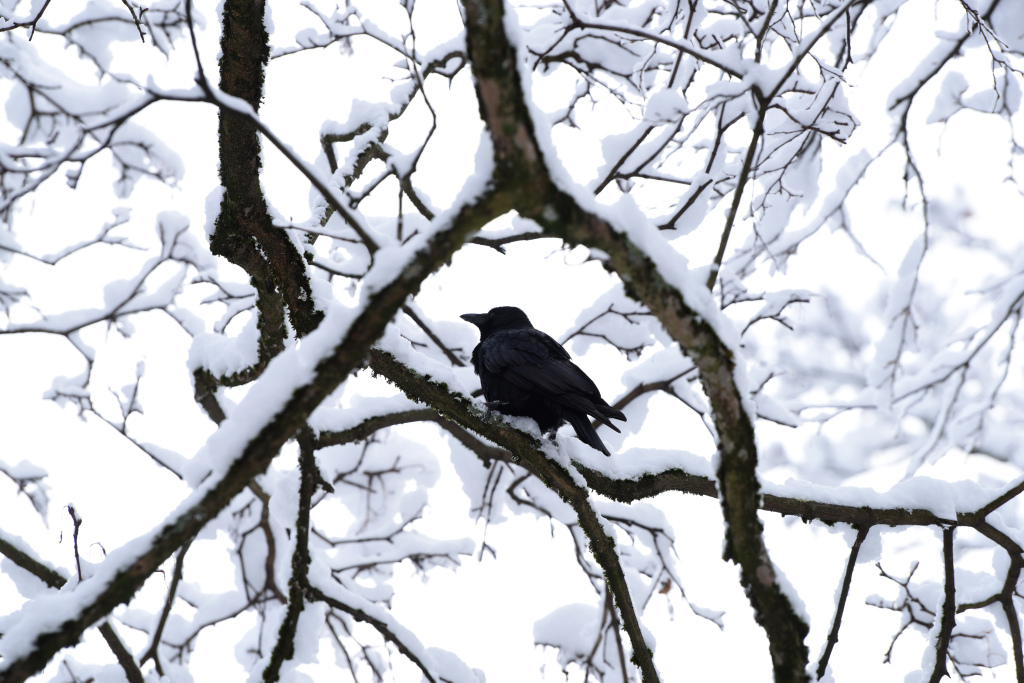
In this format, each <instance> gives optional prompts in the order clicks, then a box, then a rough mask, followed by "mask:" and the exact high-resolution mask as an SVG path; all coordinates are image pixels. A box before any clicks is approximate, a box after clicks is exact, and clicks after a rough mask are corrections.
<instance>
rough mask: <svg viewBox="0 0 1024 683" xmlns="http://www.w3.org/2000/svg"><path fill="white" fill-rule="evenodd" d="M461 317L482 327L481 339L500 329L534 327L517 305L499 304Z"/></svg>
mask: <svg viewBox="0 0 1024 683" xmlns="http://www.w3.org/2000/svg"><path fill="white" fill-rule="evenodd" d="M459 317H461V318H462V319H463V320H465V321H466V322H470V323H473V324H474V325H476V326H477V327H479V328H480V339H481V340H482V339H485V338H486V337H487V336H488V335H490V334H491V333H493V332H497V331H498V330H518V329H522V328H526V329H533V325H532V324H530V319H529V318H527V317H526V314H525V313H523V312H522V311H521V310H519V309H518V308H516V307H515V306H498V307H497V308H492V309H491V310H489V311H487V312H486V313H467V314H465V315H463V316H459Z"/></svg>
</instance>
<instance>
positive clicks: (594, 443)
mask: <svg viewBox="0 0 1024 683" xmlns="http://www.w3.org/2000/svg"><path fill="white" fill-rule="evenodd" d="M562 417H564V418H565V419H566V420H567V421H568V422H569V424H571V425H572V428H573V429H575V430H576V436H578V437H580V441H582V442H583V443H585V444H587V445H589V446H590V447H591V448H596V449H597V450H599V451H601V452H602V453H604V454H605V455H611V453H609V452H608V449H607V448H605V445H604V443H603V442H602V441H601V437H599V436H598V435H597V431H596V430H595V429H594V425H592V424H590V417H589V416H588V415H586V414H585V413H580V412H577V411H575V410H565V411H563V413H562ZM615 431H618V430H617V429H616V430H615Z"/></svg>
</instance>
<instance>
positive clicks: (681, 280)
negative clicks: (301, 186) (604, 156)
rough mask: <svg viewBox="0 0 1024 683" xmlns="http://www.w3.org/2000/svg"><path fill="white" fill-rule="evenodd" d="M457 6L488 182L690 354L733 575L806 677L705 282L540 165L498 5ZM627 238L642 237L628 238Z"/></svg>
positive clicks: (742, 412)
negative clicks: (510, 194)
mask: <svg viewBox="0 0 1024 683" xmlns="http://www.w3.org/2000/svg"><path fill="white" fill-rule="evenodd" d="M465 8H466V36H467V47H468V52H469V55H470V60H471V63H472V67H473V74H474V76H475V78H476V87H477V96H478V100H479V104H480V110H481V116H482V118H483V119H484V122H485V123H486V125H487V127H488V130H489V132H490V134H491V138H492V141H493V144H494V149H495V163H496V165H497V168H496V172H495V182H497V183H502V184H503V185H502V187H506V185H504V183H507V187H510V188H515V190H516V191H517V195H516V197H515V199H516V203H515V209H516V210H517V211H518V212H519V213H520V215H523V216H524V217H527V218H532V219H533V220H535V221H536V222H537V223H538V224H540V225H541V226H542V227H543V228H544V230H545V231H547V232H549V233H551V234H553V235H556V236H558V237H561V238H562V239H564V240H566V241H567V242H569V243H573V244H576V243H583V244H586V245H588V246H591V247H596V248H597V249H599V250H601V251H602V252H604V253H605V254H607V255H608V257H607V260H606V261H605V267H606V268H608V269H610V270H612V271H614V272H616V273H617V274H618V275H619V276H620V277H621V278H622V280H623V282H624V283H625V285H626V289H627V293H628V294H629V295H630V296H632V297H633V298H635V299H637V300H639V301H640V302H642V303H643V304H645V305H646V306H647V308H648V309H649V310H650V311H651V312H652V313H654V314H655V315H656V316H657V317H658V319H659V320H660V321H661V323H662V325H664V327H665V330H666V331H667V332H668V333H669V335H671V336H672V338H673V339H675V340H676V341H677V342H679V344H680V347H681V348H682V349H684V350H685V351H686V352H687V354H688V355H689V356H690V357H691V358H692V359H693V361H694V364H695V365H696V366H697V368H698V370H699V372H700V378H701V383H702V384H703V386H704V388H705V391H706V392H707V395H708V398H709V399H710V401H711V405H712V408H713V413H714V415H713V417H714V422H715V428H716V430H717V432H718V437H719V446H720V453H721V457H720V458H719V468H718V472H717V475H718V480H719V482H720V498H721V502H722V509H723V513H724V515H725V520H726V530H727V531H726V539H725V553H724V554H725V557H726V559H729V560H733V561H735V562H737V563H738V564H739V565H740V567H741V580H742V583H743V586H744V588H745V589H746V591H747V593H748V596H749V598H750V601H751V605H752V606H753V607H754V614H755V617H756V618H757V621H758V623H759V624H761V626H762V627H763V628H764V629H765V631H766V633H767V636H768V639H769V649H770V654H771V657H772V662H773V664H774V667H775V675H776V678H777V679H779V680H793V681H801V680H806V679H807V673H806V671H805V669H806V667H807V663H808V652H807V647H806V645H805V644H804V638H805V636H806V635H807V624H805V623H804V622H803V620H802V619H801V618H800V616H799V615H798V614H797V613H796V612H795V611H794V609H793V606H792V604H791V603H790V601H789V599H788V597H786V595H785V594H784V593H783V592H782V590H781V589H780V587H779V585H778V583H777V581H776V572H775V566H774V564H773V563H772V562H771V560H770V558H769V556H768V550H767V548H766V547H765V544H764V539H763V534H762V532H763V527H762V525H761V521H760V520H759V519H758V516H757V511H758V508H759V499H760V485H759V483H758V480H757V476H756V466H757V445H756V443H755V440H754V427H753V423H752V415H751V414H748V412H747V410H746V406H745V402H746V396H745V395H744V394H743V393H742V392H741V391H740V389H739V387H738V386H737V383H736V378H735V372H736V359H735V357H734V352H733V349H732V348H731V346H729V345H727V344H726V343H725V342H724V341H723V338H722V336H720V333H719V329H717V328H716V326H715V324H714V323H716V322H718V321H722V323H724V324H723V326H722V327H721V328H720V329H722V330H726V329H728V327H726V326H728V325H730V324H729V323H728V322H727V321H724V320H722V318H721V316H720V314H719V312H718V310H717V308H716V307H715V306H714V302H713V301H712V300H711V299H710V296H709V295H707V293H706V290H702V289H698V288H697V287H693V286H691V283H689V282H688V281H687V273H686V264H685V262H682V260H680V261H679V262H677V263H673V262H672V261H670V260H669V258H670V255H669V252H671V249H661V245H663V244H664V240H663V239H661V238H656V237H655V235H657V229H656V228H654V227H653V226H648V225H642V224H641V225H637V226H635V228H634V231H632V232H631V233H630V234H626V233H625V232H620V231H619V230H618V229H617V228H616V227H615V226H613V225H612V223H610V222H609V221H608V220H606V219H604V218H602V217H601V216H599V215H598V212H599V211H601V210H600V209H599V207H598V206H597V205H596V203H595V202H594V201H593V199H592V198H590V197H588V196H583V195H581V194H578V193H577V192H576V190H575V188H572V187H569V186H568V181H564V180H561V176H557V177H558V178H559V180H558V181H556V179H555V178H556V177H555V176H553V174H552V171H551V170H550V169H549V167H548V165H547V164H551V165H552V167H554V165H556V164H557V163H558V161H557V159H554V158H552V159H545V158H544V147H543V146H542V145H541V144H540V143H539V142H538V136H537V133H536V129H535V122H534V121H533V119H532V117H531V114H530V110H529V106H528V104H527V101H526V98H525V95H524V91H523V85H522V83H521V82H520V72H519V69H518V68H517V67H518V65H519V63H520V60H519V57H518V54H517V52H516V49H515V47H514V46H513V45H511V44H510V42H509V38H508V36H507V35H506V32H505V28H504V22H505V21H506V19H505V17H504V9H505V8H504V3H503V2H502V0H473V1H467V2H466V3H465ZM559 182H561V183H565V184H566V187H560V186H559ZM648 228H649V230H648ZM634 236H635V237H636V238H637V239H639V240H641V241H642V243H638V242H636V241H634V239H633V238H634ZM645 247H646V248H645ZM662 268H665V269H666V270H665V271H664V272H663V270H662ZM683 289H685V290H686V296H685V297H684V296H683V292H682V290H683ZM712 321H714V322H712ZM621 608H622V605H620V609H621ZM623 611H624V612H625V610H623ZM624 616H625V614H624ZM627 631H628V624H627ZM631 637H632V635H631ZM642 643H643V641H642V640H640V639H639V638H638V639H636V640H634V642H633V645H634V649H635V650H637V652H638V657H639V658H640V659H639V661H640V662H641V669H642V670H643V672H644V677H645V679H647V678H649V679H650V680H656V676H657V674H656V673H655V671H654V667H653V663H648V662H645V661H644V660H643V657H644V654H643V652H642V650H643V649H645V647H646V646H644V645H643V644H642Z"/></svg>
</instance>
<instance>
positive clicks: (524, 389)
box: [462, 306, 626, 455]
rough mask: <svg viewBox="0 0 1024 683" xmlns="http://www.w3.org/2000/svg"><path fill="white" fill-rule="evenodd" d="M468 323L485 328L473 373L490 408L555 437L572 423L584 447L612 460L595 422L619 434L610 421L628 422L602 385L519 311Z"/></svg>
mask: <svg viewBox="0 0 1024 683" xmlns="http://www.w3.org/2000/svg"><path fill="white" fill-rule="evenodd" d="M462 319H463V320H466V321H468V322H471V323H473V324H474V325H476V326H477V327H478V328H480V343H479V344H477V346H476V348H475V349H473V368H474V369H475V370H476V374H477V375H479V376H480V385H481V386H482V387H483V390H484V398H485V399H486V400H487V403H488V405H489V406H491V407H494V408H495V409H497V410H498V412H501V413H504V414H505V415H515V416H519V417H530V418H533V419H534V420H536V421H537V425H538V426H539V427H540V429H541V431H542V432H553V431H554V430H556V429H558V428H559V427H560V426H562V424H563V423H565V422H566V421H568V422H569V424H571V425H572V426H573V428H574V429H575V430H576V435H577V436H578V437H579V438H580V439H581V440H582V441H584V442H585V443H587V444H589V445H590V446H591V447H593V448H596V449H597V450H599V451H601V452H602V453H604V454H605V455H609V453H608V449H607V448H606V447H605V445H604V443H602V441H601V437H599V436H598V435H597V431H596V430H595V429H594V426H593V425H592V424H591V423H590V419H589V418H594V419H596V420H598V421H600V422H602V423H604V424H606V425H608V426H609V427H611V428H612V429H614V430H615V431H619V428H618V427H616V426H615V425H613V424H612V423H611V422H609V419H616V420H625V419H626V416H625V415H623V414H622V411H620V410H616V409H615V408H612V407H611V406H610V405H608V403H607V402H606V401H605V400H604V399H603V398H601V392H600V391H599V390H598V388H597V385H596V384H594V382H593V380H591V379H590V378H589V377H587V375H586V373H584V372H583V371H582V370H580V369H579V367H577V366H576V364H575V363H573V362H572V360H571V359H570V358H569V354H568V352H567V351H566V350H565V349H564V348H562V345H561V344H559V343H558V342H557V341H555V340H554V339H552V338H551V337H549V336H548V335H546V334H544V333H543V332H541V331H540V330H538V329H536V328H534V326H533V325H532V324H531V323H530V319H529V318H527V317H526V314H525V313H523V312H522V311H521V310H519V309H518V308H515V307H514V306H499V307H498V308H492V309H491V310H490V311H488V312H487V313H467V314H466V315H464V316H462ZM588 416H589V417H588Z"/></svg>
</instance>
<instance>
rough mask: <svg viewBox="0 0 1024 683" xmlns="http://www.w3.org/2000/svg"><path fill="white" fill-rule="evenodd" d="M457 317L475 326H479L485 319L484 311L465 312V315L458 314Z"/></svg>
mask: <svg viewBox="0 0 1024 683" xmlns="http://www.w3.org/2000/svg"><path fill="white" fill-rule="evenodd" d="M459 317H460V318H462V319H463V320H465V321H466V322H467V323H473V324H474V325H476V326H477V327H480V326H481V325H483V324H484V323H485V322H486V321H487V314H486V313H466V314H465V315H460V316H459Z"/></svg>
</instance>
